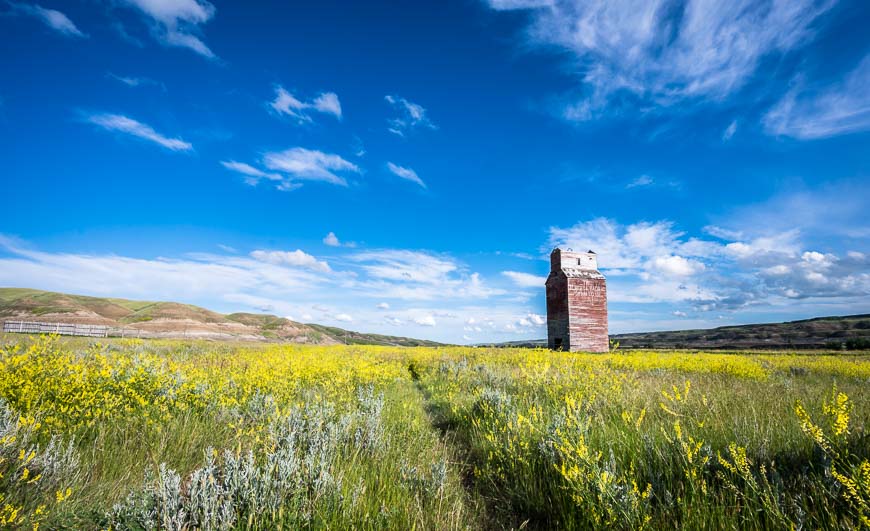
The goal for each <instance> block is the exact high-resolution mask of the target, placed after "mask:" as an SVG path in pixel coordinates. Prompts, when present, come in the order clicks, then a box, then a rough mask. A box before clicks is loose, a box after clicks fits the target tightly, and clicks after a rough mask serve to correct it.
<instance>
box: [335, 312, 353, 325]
mask: <svg viewBox="0 0 870 531" xmlns="http://www.w3.org/2000/svg"><path fill="white" fill-rule="evenodd" d="M332 318H333V319H335V320H336V321H341V322H342V323H352V322H353V317H351V316H350V315H349V314H346V313H339V314H336V315H333V316H332Z"/></svg>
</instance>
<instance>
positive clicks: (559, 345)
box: [553, 337, 562, 350]
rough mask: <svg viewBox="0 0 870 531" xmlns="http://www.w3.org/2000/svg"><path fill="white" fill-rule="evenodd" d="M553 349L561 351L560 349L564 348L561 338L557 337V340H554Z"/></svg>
mask: <svg viewBox="0 0 870 531" xmlns="http://www.w3.org/2000/svg"><path fill="white" fill-rule="evenodd" d="M553 348H554V349H556V350H559V349H560V348H562V338H561V337H557V338H556V339H554V340H553Z"/></svg>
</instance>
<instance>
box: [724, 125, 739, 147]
mask: <svg viewBox="0 0 870 531" xmlns="http://www.w3.org/2000/svg"><path fill="white" fill-rule="evenodd" d="M736 132H737V120H733V121H732V122H731V123H730V124H728V127H726V128H725V130H724V131H722V141H723V142H728V141H729V140H731V138H732V137H733V136H734V134H735V133H736Z"/></svg>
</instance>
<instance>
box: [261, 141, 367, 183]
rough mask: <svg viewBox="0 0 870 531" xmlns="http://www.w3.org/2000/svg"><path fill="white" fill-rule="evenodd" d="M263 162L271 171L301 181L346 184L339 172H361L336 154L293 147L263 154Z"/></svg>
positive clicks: (354, 165)
mask: <svg viewBox="0 0 870 531" xmlns="http://www.w3.org/2000/svg"><path fill="white" fill-rule="evenodd" d="M263 164H264V165H265V166H266V167H267V168H268V169H270V170H272V171H277V172H281V173H284V174H287V175H289V176H290V177H291V178H293V179H298V180H302V181H323V182H328V183H330V184H337V185H339V186H347V179H345V178H344V177H342V176H339V175H338V173H340V172H345V173H347V172H350V173H361V170H360V169H359V167H358V166H357V165H356V164H353V163H352V162H348V161H346V160H344V159H343V158H341V157H340V156H338V155H334V154H331V153H324V152H322V151H317V150H312V149H305V148H301V147H295V148H291V149H287V150H285V151H278V152H271V153H266V154H265V155H263Z"/></svg>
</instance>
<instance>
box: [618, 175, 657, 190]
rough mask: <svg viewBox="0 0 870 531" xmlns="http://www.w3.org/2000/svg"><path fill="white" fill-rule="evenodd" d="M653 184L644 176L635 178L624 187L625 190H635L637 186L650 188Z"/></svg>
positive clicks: (651, 179) (650, 178)
mask: <svg viewBox="0 0 870 531" xmlns="http://www.w3.org/2000/svg"><path fill="white" fill-rule="evenodd" d="M653 182H654V181H653V178H652V177H650V176H649V175H646V174H644V175H641V176H639V177H637V178H636V179H634V180H633V181H631V182H630V183H628V184H626V185H625V187H626V188H637V187H639V186H650V185H651V184H653Z"/></svg>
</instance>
